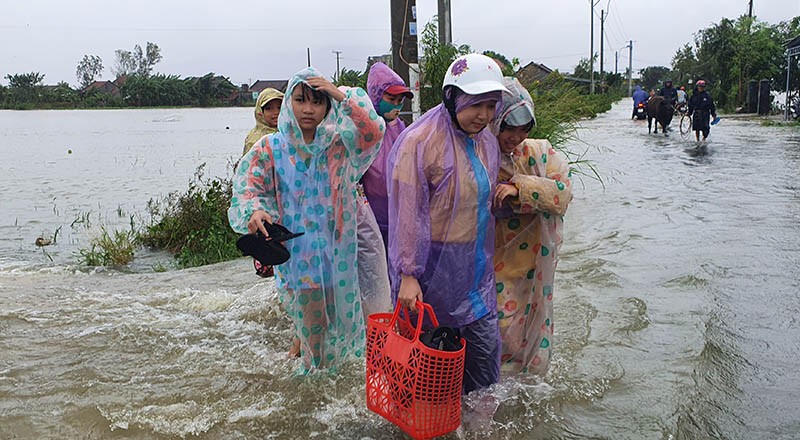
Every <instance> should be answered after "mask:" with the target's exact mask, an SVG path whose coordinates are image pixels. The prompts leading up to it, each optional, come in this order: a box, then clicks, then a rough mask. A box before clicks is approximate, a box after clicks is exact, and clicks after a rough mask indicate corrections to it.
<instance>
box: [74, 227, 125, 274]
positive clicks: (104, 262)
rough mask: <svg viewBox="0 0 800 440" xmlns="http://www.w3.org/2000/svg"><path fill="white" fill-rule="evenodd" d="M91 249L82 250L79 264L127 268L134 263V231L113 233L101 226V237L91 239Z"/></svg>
mask: <svg viewBox="0 0 800 440" xmlns="http://www.w3.org/2000/svg"><path fill="white" fill-rule="evenodd" d="M89 245H90V248H89V249H81V250H80V251H79V252H78V254H79V256H78V262H79V263H81V264H85V265H87V266H125V265H127V264H128V263H130V262H131V261H133V254H134V249H135V248H136V233H135V232H134V231H132V230H131V231H113V232H111V233H109V232H108V230H107V229H106V228H105V227H103V226H101V227H100V235H99V236H97V237H94V238H92V239H91V241H90V243H89Z"/></svg>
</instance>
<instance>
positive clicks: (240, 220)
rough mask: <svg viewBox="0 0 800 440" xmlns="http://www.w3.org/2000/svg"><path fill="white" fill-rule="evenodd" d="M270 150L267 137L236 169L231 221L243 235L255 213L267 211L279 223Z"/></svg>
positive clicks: (230, 211)
mask: <svg viewBox="0 0 800 440" xmlns="http://www.w3.org/2000/svg"><path fill="white" fill-rule="evenodd" d="M270 148H271V147H270V146H269V144H268V142H267V137H266V136H265V137H263V138H261V141H260V142H258V143H256V144H255V145H253V148H251V149H250V151H249V152H248V153H247V154H245V155H244V157H242V159H241V160H240V161H239V165H238V166H237V167H236V172H235V174H234V176H233V182H232V183H233V191H232V195H231V207H230V208H229V209H228V222H229V223H230V225H231V228H233V230H234V231H236V232H238V233H240V234H246V233H247V232H248V231H247V222H248V221H250V216H252V215H253V212H255V211H258V210H262V211H266V212H267V213H268V214H269V215H270V216H271V217H272V218H273V219H274V220H275V221H279V220H280V212H279V211H278V199H277V195H276V191H275V184H276V182H275V179H274V176H275V174H274V170H275V168H274V166H273V162H272V157H271V150H270Z"/></svg>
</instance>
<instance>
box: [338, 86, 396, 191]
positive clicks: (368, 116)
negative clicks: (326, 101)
mask: <svg viewBox="0 0 800 440" xmlns="http://www.w3.org/2000/svg"><path fill="white" fill-rule="evenodd" d="M340 105H341V112H342V114H343V115H344V117H343V118H342V120H341V121H339V122H337V123H338V125H339V127H338V131H339V133H340V134H341V140H342V143H343V144H344V147H345V151H346V154H347V157H348V158H349V159H350V162H351V163H352V164H353V166H354V167H355V168H356V169H357V170H359V173H358V176H357V179H361V176H362V175H363V174H364V173H365V172H366V171H367V168H368V167H369V165H370V164H371V163H372V161H373V160H374V159H375V156H376V155H377V154H378V150H379V148H380V145H381V141H382V140H383V133H384V131H385V130H386V124H385V123H384V122H383V118H381V117H378V113H377V112H376V111H375V109H374V108H373V106H372V102H371V101H370V99H369V96H367V92H365V91H364V89H362V88H359V87H354V88H349V89H347V90H346V91H345V98H344V100H342V102H341V103H340Z"/></svg>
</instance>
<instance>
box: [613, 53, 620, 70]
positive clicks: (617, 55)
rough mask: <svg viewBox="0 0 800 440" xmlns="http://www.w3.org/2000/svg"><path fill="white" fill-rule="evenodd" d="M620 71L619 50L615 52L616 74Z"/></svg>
mask: <svg viewBox="0 0 800 440" xmlns="http://www.w3.org/2000/svg"><path fill="white" fill-rule="evenodd" d="M618 73H619V51H616V52H614V75H616V74H618Z"/></svg>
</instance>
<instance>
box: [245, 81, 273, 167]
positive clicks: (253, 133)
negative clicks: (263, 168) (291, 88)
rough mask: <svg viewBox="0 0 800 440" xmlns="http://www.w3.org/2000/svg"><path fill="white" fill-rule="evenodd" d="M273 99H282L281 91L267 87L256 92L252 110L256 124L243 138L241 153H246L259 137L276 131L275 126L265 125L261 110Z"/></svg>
mask: <svg viewBox="0 0 800 440" xmlns="http://www.w3.org/2000/svg"><path fill="white" fill-rule="evenodd" d="M273 99H283V93H281V92H280V91H279V90H275V89H271V88H267V89H264V90H262V91H261V93H259V94H258V99H256V107H255V110H254V111H253V112H254V113H255V117H256V126H255V127H253V129H252V130H250V133H248V134H247V137H246V138H245V139H244V150H243V151H242V155H245V154H247V152H248V151H249V150H250V148H252V147H253V144H255V143H256V142H257V141H258V140H259V139H261V138H262V137H264V136H266V135H268V134H271V133H275V132H276V131H278V128H277V127H270V126H269V125H267V121H266V120H265V119H264V114H263V112H262V110H261V109H262V108H263V107H264V106H265V105H267V103H268V102H269V101H272V100H273Z"/></svg>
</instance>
